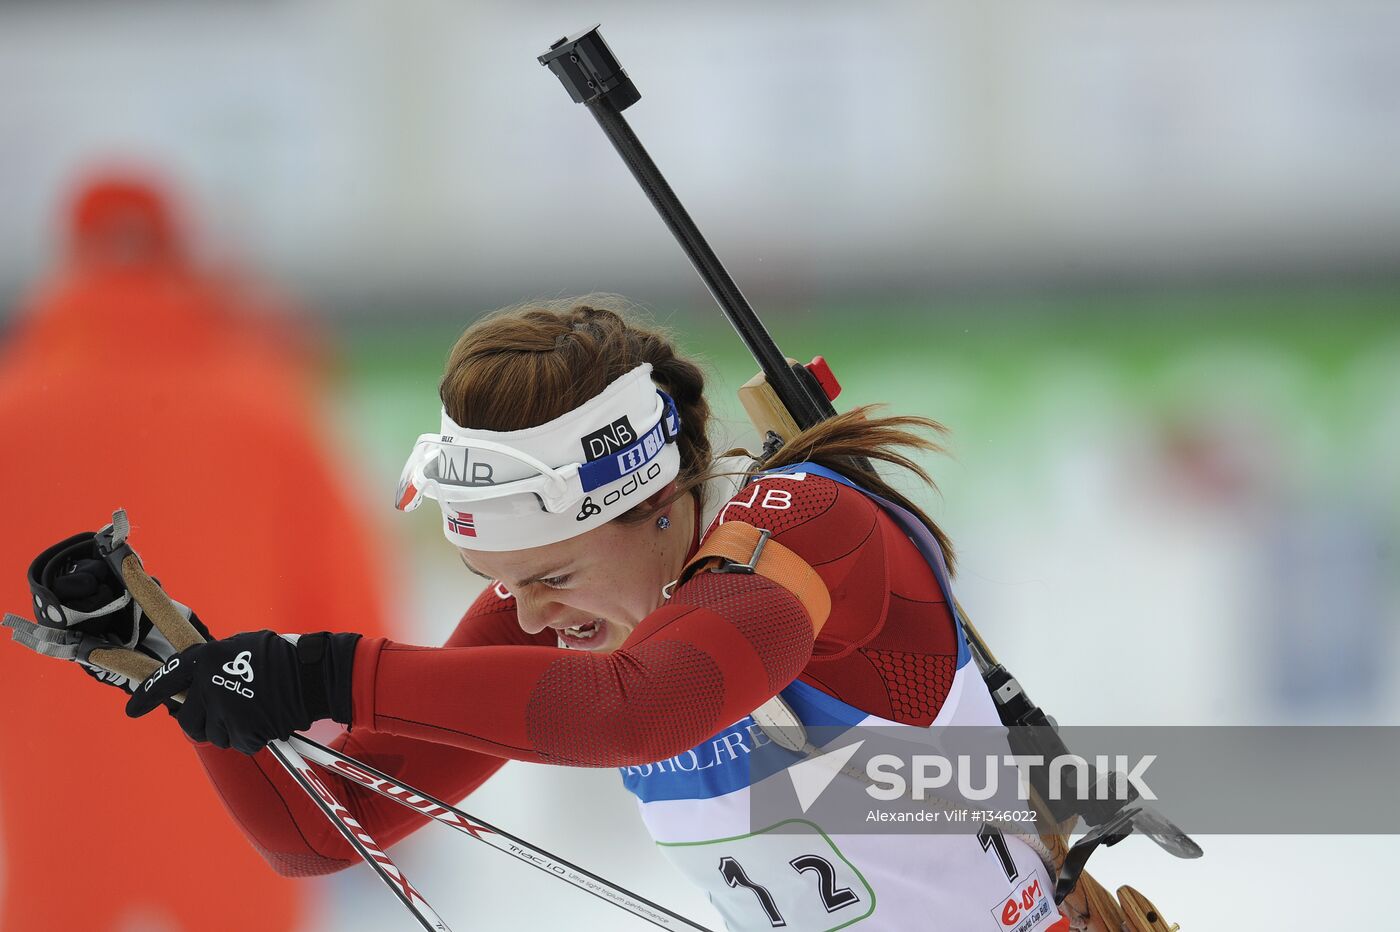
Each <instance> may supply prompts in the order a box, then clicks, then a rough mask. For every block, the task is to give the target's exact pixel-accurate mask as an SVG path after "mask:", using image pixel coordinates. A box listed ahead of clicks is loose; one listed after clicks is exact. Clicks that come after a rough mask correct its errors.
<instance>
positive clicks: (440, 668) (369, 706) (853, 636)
mask: <svg viewBox="0 0 1400 932" xmlns="http://www.w3.org/2000/svg"><path fill="white" fill-rule="evenodd" d="M737 519H742V520H744V521H747V522H748V523H750V524H754V525H755V526H757V527H760V528H767V529H769V530H771V531H773V534H774V539H775V540H778V541H781V542H782V543H783V544H784V545H786V546H787V547H789V548H790V549H792V550H793V551H794V552H795V553H797V554H798V555H799V556H801V557H802V558H803V559H804V560H806V561H807V562H808V563H809V564H811V565H812V566H813V567H814V568H815V569H816V570H817V572H818V573H819V574H820V575H821V576H822V578H823V581H824V582H825V583H826V585H827V587H828V589H829V590H830V592H831V596H832V615H831V618H830V619H829V620H828V621H827V623H826V626H825V627H824V628H823V629H822V632H821V638H820V640H818V641H817V642H816V643H815V645H814V644H813V635H812V625H811V622H810V619H809V618H808V616H807V613H806V610H805V609H804V608H803V607H802V605H801V603H800V602H799V601H798V600H797V598H796V597H795V596H793V595H792V594H791V593H789V592H788V591H787V590H785V589H782V588H781V587H779V586H777V585H775V584H774V583H772V582H769V581H768V580H767V579H764V578H763V577H760V576H739V575H720V574H714V573H701V574H699V575H697V576H695V577H694V578H693V579H691V580H690V581H689V582H688V583H686V584H685V585H683V586H680V587H678V588H677V589H676V592H675V594H674V596H673V597H672V599H671V600H670V601H669V602H668V603H666V605H664V606H662V607H661V608H659V609H657V611H655V612H653V613H652V614H651V615H649V616H648V617H647V618H646V619H644V620H643V621H642V623H641V624H640V625H639V626H638V627H637V629H636V630H635V631H634V632H633V633H632V635H631V636H630V637H629V638H628V639H627V641H626V643H625V644H624V645H623V646H622V647H621V648H620V649H618V650H617V651H614V652H613V653H611V654H601V655H599V654H588V653H582V652H576V651H568V650H559V649H550V650H533V649H532V650H524V649H521V648H518V647H467V648H461V649H449V650H443V649H438V648H425V647H412V646H408V645H404V644H398V643H394V642H392V641H387V640H383V639H365V640H363V641H361V643H360V646H359V648H358V650H357V652H356V658H355V683H354V724H355V727H356V728H368V729H371V730H373V731H382V732H389V733H393V734H398V735H404V736H408V737H414V738H421V739H424V740H428V741H434V742H441V743H446V744H453V745H457V746H459V747H464V748H471V749H473V750H478V751H483V752H486V753H489V754H495V755H500V756H503V757H510V758H515V759H519V760H529V761H543V762H548V763H556V764H567V765H574V766H588V767H611V766H628V765H634V764H644V763H649V762H652V761H656V760H662V759H665V758H667V757H670V756H672V755H674V754H678V753H680V752H682V751H684V750H685V749H687V748H690V747H693V746H694V745H695V744H697V743H699V742H700V741H703V740H704V739H706V738H708V737H710V736H711V735H712V734H714V733H715V732H716V731H718V730H719V729H720V728H722V727H724V726H725V725H727V724H729V723H730V722H733V721H735V720H737V719H739V718H742V717H743V716H744V715H747V714H748V713H749V712H751V711H752V710H753V709H755V708H757V707H758V706H759V705H761V704H762V703H763V702H764V701H765V700H767V699H768V698H769V697H771V696H773V695H774V694H776V693H777V692H778V691H779V690H781V689H782V688H783V687H784V686H786V685H787V684H788V683H790V682H792V681H793V679H795V678H796V677H797V676H798V675H799V674H803V675H804V678H806V679H809V680H810V681H811V682H812V683H813V685H816V686H818V687H819V688H822V689H825V690H827V691H828V692H831V693H832V694H833V695H836V696H838V697H839V698H842V699H844V700H845V701H848V702H851V703H852V704H853V705H857V706H858V707H859V708H863V709H868V710H869V711H872V712H874V713H875V714H883V715H886V716H887V717H892V718H896V719H897V720H899V719H900V718H901V717H907V716H906V715H905V713H900V714H899V715H895V714H891V713H892V712H894V711H896V710H895V709H894V705H895V703H894V701H893V698H894V696H893V695H892V690H893V693H894V694H900V691H901V690H903V693H904V695H901V697H900V701H901V702H905V704H907V700H908V698H909V696H910V695H915V694H917V695H919V696H920V697H921V698H920V699H919V701H920V702H921V703H922V706H921V708H920V709H918V710H916V712H922V711H925V707H934V708H936V702H935V701H934V700H932V699H929V698H925V697H923V693H924V692H925V691H923V690H921V689H920V688H919V686H918V684H917V683H915V684H914V685H913V686H911V685H910V684H909V683H908V682H904V681H907V680H908V679H909V678H908V677H907V676H904V675H903V674H900V675H899V676H895V677H890V676H886V675H884V674H882V673H881V670H880V664H881V662H884V663H885V664H886V665H887V666H891V665H892V664H893V663H894V661H892V660H891V657H890V655H896V659H898V660H899V662H900V663H902V662H903V652H905V651H904V649H905V648H908V647H913V648H914V649H915V651H916V652H917V651H922V652H925V653H928V654H937V653H938V651H939V650H940V649H941V648H942V647H948V646H949V645H951V644H952V635H951V623H950V622H949V623H947V624H939V623H938V619H937V618H934V619H933V623H932V624H930V622H929V618H928V617H920V618H918V619H916V621H917V622H918V624H920V625H921V626H922V627H923V628H925V629H927V630H928V632H929V634H928V636H922V635H920V634H918V633H917V632H914V633H911V632H909V631H905V630H903V629H904V628H907V627H909V626H908V625H905V624H901V625H900V626H899V627H900V629H901V630H900V631H897V632H894V633H892V634H890V633H887V631H886V629H887V627H888V626H887V624H886V622H887V621H888V619H889V618H890V617H891V603H892V601H894V599H895V598H896V597H897V596H898V593H897V592H892V590H891V585H890V578H891V568H892V567H893V568H894V569H896V570H898V571H900V572H901V573H902V574H905V575H908V576H909V580H908V581H903V582H901V584H900V585H901V587H902V588H904V589H905V590H907V591H908V592H911V593H913V594H914V595H916V596H917V597H919V598H922V599H924V600H925V601H926V602H927V603H928V604H930V605H932V604H934V600H939V601H941V595H938V594H937V586H936V584H935V585H933V587H932V590H929V589H928V588H927V586H926V585H925V584H926V583H929V582H931V580H932V574H931V572H930V571H929V570H928V567H927V566H924V565H923V563H922V560H920V559H919V558H918V555H917V551H915V550H914V548H913V545H912V544H911V543H910V542H909V541H908V540H907V539H905V538H903V535H901V534H899V533H898V531H897V530H893V531H892V530H891V528H892V527H893V525H892V523H891V522H889V519H888V518H886V517H885V516H884V514H883V512H881V511H880V510H879V509H878V508H877V507H876V506H875V505H874V504H873V503H872V502H871V501H870V500H869V499H868V498H867V497H866V496H864V495H862V494H860V493H859V492H856V491H853V490H851V489H849V488H846V487H845V486H842V485H839V484H838V483H834V482H832V481H830V480H828V479H824V478H820V477H816V476H808V477H805V478H801V479H799V478H795V477H785V476H773V477H767V478H764V479H762V480H760V481H759V482H756V483H753V484H752V485H750V486H748V487H746V488H745V489H743V490H741V491H740V493H739V494H738V495H736V496H735V497H734V498H733V499H731V500H730V502H729V503H728V504H727V505H726V506H725V507H724V508H723V509H722V511H721V513H720V515H719V516H718V518H717V519H716V523H722V522H723V521H727V520H737ZM892 534H893V535H894V536H893V537H892V536H891V535H892ZM890 544H893V545H894V549H895V550H896V551H898V553H896V554H895V555H894V556H895V557H897V558H898V559H897V560H896V561H895V562H894V563H893V564H892V563H891V554H890V553H888V552H887V551H888V550H889V546H888V545H890ZM911 554H912V559H911V558H910V555H911ZM920 568H921V569H922V575H920V572H919V571H920ZM925 577H926V578H925ZM916 614H919V615H921V616H926V615H927V614H928V612H926V611H923V610H919V612H917V613H916ZM939 641H941V642H942V643H941V644H938V643H935V642H939ZM814 646H815V648H816V650H815V653H814V651H813V648H814ZM882 651H883V653H881V652H882ZM945 653H946V651H945ZM920 656H923V654H920ZM953 656H956V650H955V648H954V649H953ZM852 658H853V659H854V663H852V662H851V660H852ZM804 670H805V671H806V672H805V673H804ZM896 681H901V682H896ZM891 683H896V685H894V686H893V687H892V686H891V685H890V684H891ZM937 701H941V699H938V700H937Z"/></svg>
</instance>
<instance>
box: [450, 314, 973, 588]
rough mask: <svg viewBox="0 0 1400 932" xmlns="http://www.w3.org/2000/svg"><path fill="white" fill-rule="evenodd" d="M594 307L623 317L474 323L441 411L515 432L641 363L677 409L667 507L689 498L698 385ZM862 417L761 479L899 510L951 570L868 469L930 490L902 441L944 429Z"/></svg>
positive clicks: (631, 515)
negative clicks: (860, 497)
mask: <svg viewBox="0 0 1400 932" xmlns="http://www.w3.org/2000/svg"><path fill="white" fill-rule="evenodd" d="M604 302H606V303H609V304H615V305H617V306H625V302H623V301H622V300H621V299H619V298H616V297H614V296H598V295H590V296H588V297H585V298H574V299H567V300H561V301H551V302H541V303H535V304H528V305H519V306H516V307H510V308H506V309H504V310H502V311H498V312H496V313H495V314H492V315H490V316H488V317H485V318H483V319H482V320H480V321H477V322H476V323H474V324H473V325H472V326H470V327H468V328H467V330H466V332H464V333H463V334H462V335H461V336H460V337H459V338H458V339H457V343H456V344H455V345H454V346H453V347H452V352H451V353H450V354H449V355H448V358H447V368H446V372H445V373H444V374H443V377H442V382H441V383H440V384H439V386H438V394H439V395H440V396H441V397H442V403H443V406H444V407H445V408H446V409H447V414H448V416H449V417H451V418H452V420H454V421H456V422H457V423H458V424H460V425H462V426H463V427H469V428H475V429H477V430H500V431H507V430H521V429H523V428H526V427H534V426H536V425H538V424H543V423H545V422H547V421H551V420H553V419H554V418H556V417H559V416H561V415H563V414H565V413H567V412H569V411H572V410H573V409H575V408H577V407H578V406H579V405H581V404H583V403H584V402H586V401H588V400H589V399H590V398H593V397H594V396H596V395H598V394H600V393H601V392H602V391H603V389H604V388H606V387H607V386H608V385H609V384H610V383H611V382H612V381H613V380H615V379H617V378H619V377H620V376H622V375H625V374H626V373H628V372H630V371H632V370H633V369H635V368H636V367H637V366H639V365H641V364H642V363H644V362H649V363H651V366H652V371H651V377H652V381H654V382H656V384H657V386H658V387H659V388H661V389H662V390H663V391H665V392H666V393H667V394H668V395H670V396H671V397H672V398H673V399H674V400H675V402H676V408H677V409H678V411H679V413H680V418H681V435H680V437H679V438H678V440H677V443H678V445H679V447H680V458H681V467H680V475H679V476H678V477H677V489H676V494H675V495H674V496H673V497H672V498H671V499H670V501H674V500H675V499H676V498H679V497H681V496H682V495H685V494H687V493H689V492H692V491H693V492H695V493H696V494H697V495H699V494H700V493H701V489H702V486H703V485H704V483H705V481H706V480H707V479H708V478H710V476H711V475H713V474H714V473H713V472H712V466H713V454H712V452H711V449H710V440H709V426H710V419H711V415H710V406H709V403H708V402H707V401H706V400H705V396H704V389H705V374H704V372H703V371H702V370H701V369H700V367H699V366H698V365H696V364H695V363H694V362H692V361H690V360H688V359H685V358H683V357H681V356H678V355H677V354H676V350H675V346H674V345H673V344H672V342H671V339H670V337H669V336H668V335H667V334H665V333H664V332H663V331H661V330H659V329H655V328H651V327H646V326H642V325H641V324H639V323H637V322H635V321H632V320H627V319H625V318H624V317H623V315H622V314H619V313H618V312H616V311H612V310H607V309H606V308H602V307H598V306H596V305H597V304H600V303H604ZM872 410H873V408H872V407H871V406H866V407H861V408H856V409H854V410H851V411H847V412H845V413H843V414H839V415H837V416H836V417H834V418H831V419H830V420H827V421H823V422H822V423H821V424H818V425H816V426H815V427H812V428H809V429H808V430H805V431H803V432H802V433H800V434H798V435H797V436H796V437H793V438H792V439H791V440H789V441H788V442H787V443H786V444H785V445H784V446H783V447H781V448H780V449H779V450H778V451H777V452H776V453H775V454H773V455H770V456H769V457H767V458H766V459H765V460H764V461H763V462H762V463H761V464H760V465H761V468H764V469H767V468H772V467H776V466H785V465H791V464H793V463H800V462H814V463H818V464H820V465H822V466H826V467H828V468H829V469H833V470H835V471H836V472H839V473H841V474H842V475H844V476H846V477H848V478H850V479H851V480H852V481H853V482H855V483H857V484H858V485H860V486H862V487H864V488H866V489H869V490H870V491H871V492H874V493H875V494H876V495H879V496H881V497H883V498H887V499H889V500H891V501H893V502H896V503H898V504H900V505H902V506H904V507H905V508H907V509H909V510H910V511H911V512H913V513H914V514H915V515H917V516H918V518H919V519H920V520H921V521H923V522H924V524H926V525H927V526H928V528H929V530H930V531H932V532H933V534H934V536H935V537H937V539H938V542H939V544H940V545H941V546H942V547H943V552H944V554H945V555H946V556H947V560H948V564H949V567H950V569H951V567H952V565H953V548H952V544H951V542H950V541H949V540H948V537H947V535H945V534H944V533H943V531H942V530H940V529H939V527H938V526H937V525H936V524H934V522H933V520H932V519H930V518H929V517H928V515H926V514H925V513H924V512H923V510H922V509H920V508H919V507H918V506H917V505H915V504H914V503H913V502H911V501H910V500H909V499H908V498H906V497H905V496H904V495H903V494H901V493H900V492H899V491H897V490H896V489H894V488H893V487H892V486H891V485H890V484H889V483H888V482H886V481H885V480H884V479H883V478H882V477H881V476H880V475H879V474H878V473H877V472H875V470H874V468H873V467H872V466H870V465H868V460H879V461H881V462H885V463H889V464H891V465H895V466H900V467H903V468H905V469H907V470H909V471H911V472H912V473H914V474H915V475H916V476H918V477H919V478H920V479H922V480H923V481H924V482H926V483H928V484H929V485H930V486H932V485H933V480H932V479H930V478H929V475H928V473H927V472H925V471H924V469H923V468H922V467H920V466H919V465H918V463H916V462H914V461H913V460H912V459H910V458H909V456H907V455H906V454H904V453H902V452H900V449H901V448H909V449H914V450H921V451H941V449H942V448H941V447H940V446H939V445H938V444H937V443H935V442H933V441H931V440H928V439H926V438H924V437H922V436H920V435H918V434H916V433H914V432H913V430H912V429H913V428H922V429H926V430H931V431H933V432H934V433H938V434H942V433H945V432H946V431H945V428H944V427H943V426H942V425H941V424H939V423H938V422H937V421H933V420H930V419H928V418H924V417H913V416H900V417H872V416H870V414H871V411H872ZM670 501H668V502H666V503H664V504H663V506H662V507H665V505H669V504H670ZM650 513H651V512H650V511H649V510H647V509H644V508H634V509H632V510H631V511H629V512H627V513H626V514H624V515H622V516H621V517H620V518H619V520H622V521H634V520H641V519H642V518H645V517H646V516H647V515H649V514H650Z"/></svg>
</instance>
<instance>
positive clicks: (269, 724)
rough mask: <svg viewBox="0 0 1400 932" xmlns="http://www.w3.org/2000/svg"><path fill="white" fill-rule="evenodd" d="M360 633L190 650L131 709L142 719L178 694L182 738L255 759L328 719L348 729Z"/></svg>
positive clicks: (246, 640)
mask: <svg viewBox="0 0 1400 932" xmlns="http://www.w3.org/2000/svg"><path fill="white" fill-rule="evenodd" d="M359 639H360V636H359V635H358V634H330V633H328V632H324V631H322V632H319V633H317V634H303V635H300V636H299V637H298V636H297V635H285V636H284V635H279V634H276V633H274V632H272V631H249V632H246V633H244V634H235V635H234V636H233V637H230V638H224V639H223V640H221V641H209V642H207V643H205V644H196V645H195V646H194V647H190V648H186V649H185V650H183V651H181V652H180V653H179V654H177V655H176V656H174V657H172V658H170V660H168V661H166V663H165V664H164V665H163V666H162V667H161V668H160V669H159V670H157V671H156V672H154V673H152V674H151V676H150V678H149V679H147V680H146V682H145V683H144V684H142V686H141V688H140V689H138V690H137V691H136V692H135V694H134V695H133V696H132V697H131V699H130V700H129V701H128V702H127V704H126V714H127V715H129V716H131V717H132V718H139V717H140V716H142V715H145V714H146V713H147V712H149V711H151V710H152V709H154V708H155V707H156V706H158V705H160V704H161V703H163V702H166V701H169V700H171V699H173V698H174V697H175V695H176V694H177V693H181V692H184V693H186V696H185V704H184V706H183V707H182V708H181V709H180V711H179V712H178V713H177V714H176V716H175V719H176V721H178V722H179V723H180V727H181V728H183V729H184V731H185V734H187V735H189V736H190V737H191V738H193V739H194V740H196V741H208V742H209V743H210V744H213V745H214V746H216V747H221V748H228V747H231V748H234V749H235V750H238V751H242V752H243V753H244V754H253V753H256V752H257V751H260V750H262V749H263V748H264V747H266V746H267V744H268V742H270V741H273V740H275V739H278V738H281V739H286V738H290V737H291V736H292V733H293V732H296V731H301V730H302V729H304V728H309V727H310V726H311V723H312V722H314V721H317V720H318V719H323V718H333V719H335V720H336V721H337V722H340V723H342V724H345V725H348V724H350V685H351V679H350V676H351V667H352V665H353V663H354V660H355V645H356V643H357V642H358V641H359Z"/></svg>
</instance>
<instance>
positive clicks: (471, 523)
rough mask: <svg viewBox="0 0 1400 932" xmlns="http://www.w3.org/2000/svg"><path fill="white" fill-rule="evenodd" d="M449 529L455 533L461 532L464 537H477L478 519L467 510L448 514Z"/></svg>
mask: <svg viewBox="0 0 1400 932" xmlns="http://www.w3.org/2000/svg"><path fill="white" fill-rule="evenodd" d="M447 529H448V530H449V531H451V532H452V533H453V534H461V535H462V536H463V537H475V536H476V519H475V518H473V517H472V516H471V515H469V514H467V513H466V512H465V511H459V512H457V513H456V514H455V515H448V516H447Z"/></svg>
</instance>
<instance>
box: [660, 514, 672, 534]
mask: <svg viewBox="0 0 1400 932" xmlns="http://www.w3.org/2000/svg"><path fill="white" fill-rule="evenodd" d="M656 526H657V527H658V528H660V529H661V530H663V531H664V530H666V529H667V528H668V527H670V526H671V519H670V518H668V517H666V516H665V515H662V516H661V517H659V518H657V519H656Z"/></svg>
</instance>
